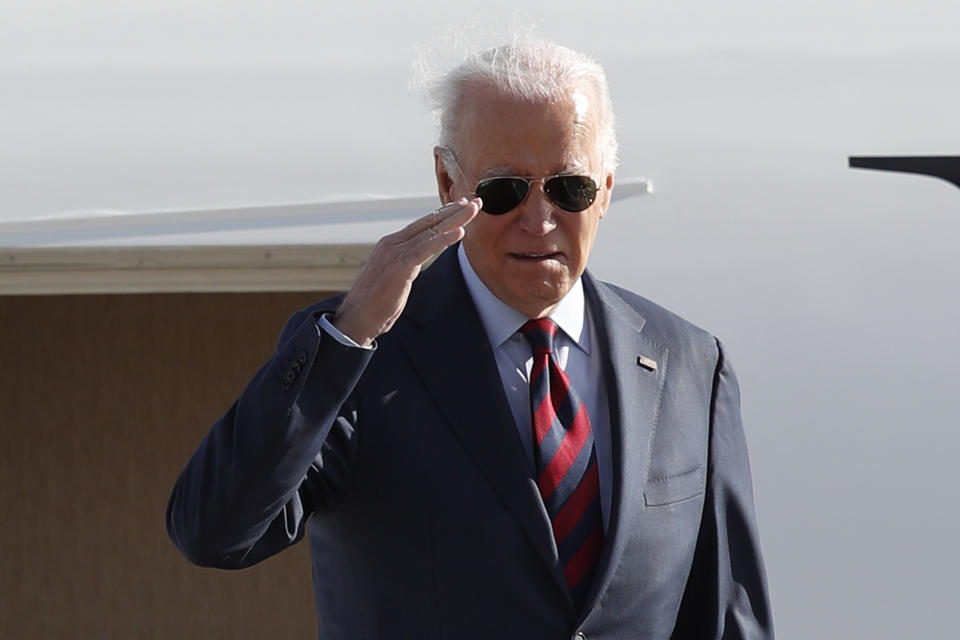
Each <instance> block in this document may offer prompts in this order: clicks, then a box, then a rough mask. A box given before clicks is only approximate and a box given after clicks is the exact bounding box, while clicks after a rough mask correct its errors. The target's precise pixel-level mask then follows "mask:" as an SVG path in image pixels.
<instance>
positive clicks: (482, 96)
mask: <svg viewBox="0 0 960 640" xmlns="http://www.w3.org/2000/svg"><path fill="white" fill-rule="evenodd" d="M598 113H599V105H598V104H597V100H596V98H595V97H594V92H593V91H592V90H591V89H590V88H589V87H587V86H574V87H571V88H570V89H569V90H567V91H565V92H563V93H562V94H561V95H560V96H558V97H556V98H554V99H549V100H548V99H543V98H535V99H526V98H518V97H515V96H511V95H507V94H505V93H504V92H502V91H500V90H499V89H498V88H496V87H494V86H491V85H475V86H470V87H467V88H466V90H465V91H464V93H463V109H462V111H461V119H460V131H459V133H460V145H459V146H460V155H461V156H462V160H463V161H464V164H466V165H469V171H471V172H472V173H473V174H474V175H475V176H477V177H483V176H484V175H491V174H494V173H510V174H517V175H544V174H551V173H561V172H565V171H569V170H572V169H581V170H583V169H586V170H590V169H592V168H595V167H598V166H599V161H600V159H599V156H598V150H597V117H598ZM464 168H467V167H464Z"/></svg>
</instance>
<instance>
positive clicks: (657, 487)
mask: <svg viewBox="0 0 960 640" xmlns="http://www.w3.org/2000/svg"><path fill="white" fill-rule="evenodd" d="M704 473H705V469H704V467H702V466H700V467H696V468H694V469H690V470H689V471H683V472H681V473H676V474H673V475H669V476H662V477H659V478H651V479H650V480H648V481H647V486H646V488H645V489H644V491H643V499H644V502H646V505H647V506H648V507H656V506H662V505H667V504H673V503H675V502H682V501H683V500H688V499H690V498H693V497H695V496H698V495H700V494H701V493H703V489H704Z"/></svg>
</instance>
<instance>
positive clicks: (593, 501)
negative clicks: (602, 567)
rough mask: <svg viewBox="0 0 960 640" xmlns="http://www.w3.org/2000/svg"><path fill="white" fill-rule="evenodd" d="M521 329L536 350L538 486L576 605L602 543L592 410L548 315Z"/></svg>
mask: <svg viewBox="0 0 960 640" xmlns="http://www.w3.org/2000/svg"><path fill="white" fill-rule="evenodd" d="M520 332H521V333H523V335H524V336H525V337H526V339H527V341H528V342H529V343H530V347H531V349H532V351H533V367H532V369H531V370H530V405H531V410H532V414H531V421H532V424H533V435H534V451H535V457H536V462H537V485H538V487H539V488H540V496H541V497H542V498H543V504H544V505H545V506H546V508H547V513H548V514H549V515H550V521H551V523H552V525H553V535H554V538H555V539H556V541H557V550H558V552H559V556H560V563H561V566H562V567H563V574H564V576H565V577H566V580H567V586H568V588H569V589H570V593H571V595H572V596H573V601H574V603H575V604H576V605H577V607H578V608H579V607H581V606H582V605H583V599H584V598H585V597H586V593H587V589H589V587H590V582H591V578H592V577H593V573H594V571H595V569H596V565H597V560H598V559H599V557H600V550H601V548H602V547H603V519H602V516H601V512H600V490H599V477H600V476H599V474H598V472H597V453H596V449H595V447H594V445H593V430H592V429H591V427H590V418H589V417H588V416H587V408H586V406H585V405H583V404H582V403H581V402H580V398H579V397H578V396H577V394H576V393H575V392H574V390H573V388H571V386H570V379H569V378H568V377H567V374H566V373H564V371H563V370H562V369H561V368H560V365H559V364H557V359H556V356H555V355H554V353H553V337H554V336H555V335H556V333H557V325H556V324H554V322H553V320H550V319H549V318H540V319H537V320H530V321H528V322H527V323H525V324H524V325H523V326H522V327H521V328H520Z"/></svg>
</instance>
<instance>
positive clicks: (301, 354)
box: [297, 349, 307, 364]
mask: <svg viewBox="0 0 960 640" xmlns="http://www.w3.org/2000/svg"><path fill="white" fill-rule="evenodd" d="M297 362H299V363H300V364H307V352H306V351H304V350H303V349H301V350H300V351H297Z"/></svg>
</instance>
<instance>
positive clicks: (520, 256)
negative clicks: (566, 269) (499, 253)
mask: <svg viewBox="0 0 960 640" xmlns="http://www.w3.org/2000/svg"><path fill="white" fill-rule="evenodd" d="M562 255H563V254H562V253H560V252H559V251H548V252H543V253H532V252H530V253H510V257H511V258H514V259H515V260H521V261H523V262H543V261H546V260H559V259H560V257H561V256H562Z"/></svg>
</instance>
